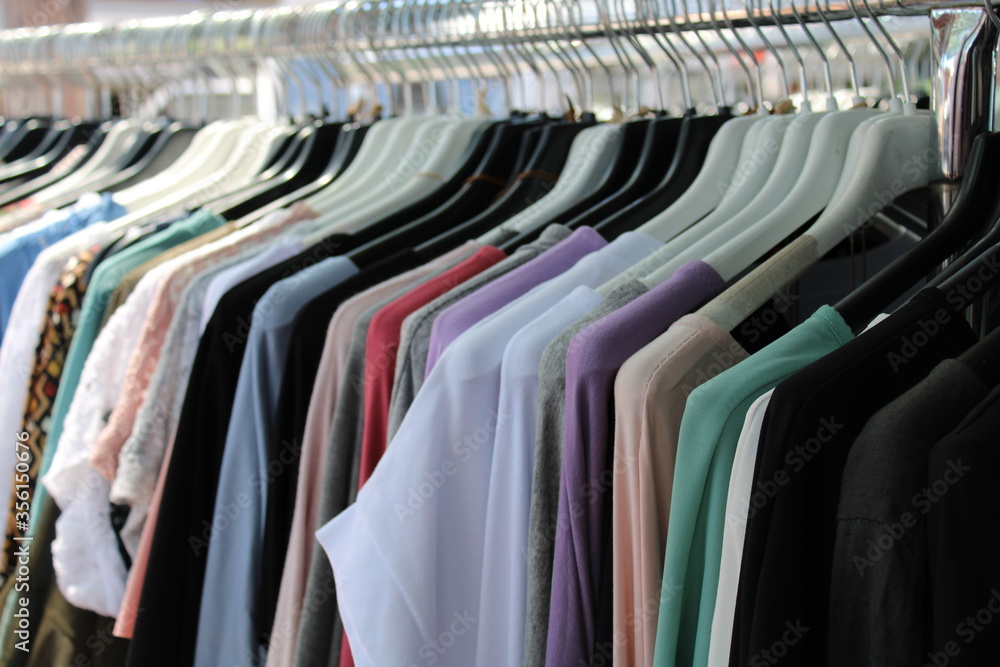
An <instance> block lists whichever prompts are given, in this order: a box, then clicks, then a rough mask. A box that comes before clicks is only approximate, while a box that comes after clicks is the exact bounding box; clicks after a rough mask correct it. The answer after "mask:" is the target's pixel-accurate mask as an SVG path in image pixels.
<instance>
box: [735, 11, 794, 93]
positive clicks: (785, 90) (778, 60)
mask: <svg viewBox="0 0 1000 667" xmlns="http://www.w3.org/2000/svg"><path fill="white" fill-rule="evenodd" d="M741 2H742V3H743V6H744V7H746V15H747V22H748V23H749V24H750V26H751V27H752V28H753V29H754V31H756V33H757V36H758V37H760V39H761V41H762V42H763V43H764V47H765V48H766V49H767V50H768V51H770V52H771V55H772V56H774V60H775V62H776V63H777V65H778V69H779V71H780V72H781V86H782V91H783V93H784V94H783V96H784V97H785V98H787V97H788V93H789V86H788V71H787V70H786V69H785V61H784V60H782V59H781V56H779V55H778V50H777V49H775V48H774V45H773V44H771V40H769V39H768V38H767V35H765V34H764V31H763V30H761V29H760V25H759V24H758V23H757V19H756V18H755V17H754V15H753V13H754V7H753V0H741ZM763 92H764V91H763V89H762V90H761V93H762V94H763Z"/></svg>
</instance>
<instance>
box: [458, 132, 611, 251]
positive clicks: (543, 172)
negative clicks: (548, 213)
mask: <svg viewBox="0 0 1000 667" xmlns="http://www.w3.org/2000/svg"><path fill="white" fill-rule="evenodd" d="M595 123H596V120H595V119H594V117H593V115H585V116H584V118H583V120H581V121H580V122H570V121H556V122H553V123H549V124H547V125H545V126H543V127H542V128H541V129H540V134H539V135H538V143H537V144H536V145H535V148H534V152H533V153H532V155H531V157H530V158H529V160H528V163H527V164H526V165H525V167H524V169H523V170H522V171H521V172H520V173H519V174H518V175H517V176H516V177H515V179H514V182H513V184H512V185H511V186H510V187H509V188H508V189H507V190H506V191H505V192H504V193H503V194H502V195H501V196H500V197H499V198H498V199H497V200H496V201H495V202H493V204H492V205H491V206H490V207H489V208H488V209H486V210H485V211H483V212H482V213H481V214H480V215H478V216H476V217H475V218H474V219H473V220H470V221H468V222H467V223H466V224H467V225H468V226H467V227H464V228H463V229H467V230H469V231H467V232H465V234H466V238H471V237H474V236H477V235H478V234H477V232H476V231H475V230H483V231H488V230H490V229H493V228H495V227H497V226H498V225H500V224H501V223H503V222H506V221H507V220H508V219H510V218H511V217H512V216H513V215H515V214H517V213H518V212H520V211H522V210H524V209H525V208H527V207H528V206H530V205H531V204H532V203H533V202H535V201H537V200H538V199H539V198H540V197H542V196H544V195H545V193H547V192H548V191H549V190H551V189H552V187H553V186H554V185H555V182H556V179H557V178H558V177H559V173H560V172H561V171H562V169H563V167H564V166H565V165H566V158H567V157H568V155H569V149H570V146H571V145H572V144H573V140H574V139H575V138H576V135H577V134H579V133H580V131H581V130H583V129H584V128H586V127H590V126H591V125H594V124H595Z"/></svg>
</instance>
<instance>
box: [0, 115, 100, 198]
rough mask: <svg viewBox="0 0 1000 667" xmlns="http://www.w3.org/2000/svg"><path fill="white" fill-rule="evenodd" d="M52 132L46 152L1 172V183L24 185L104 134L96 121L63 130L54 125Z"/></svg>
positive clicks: (80, 122) (78, 123) (69, 123)
mask: <svg viewBox="0 0 1000 667" xmlns="http://www.w3.org/2000/svg"><path fill="white" fill-rule="evenodd" d="M52 132H53V134H52V141H51V143H50V144H48V145H47V146H45V150H44V151H40V150H37V151H36V152H38V153H39V154H38V155H34V154H33V157H27V158H23V159H22V160H20V161H18V163H16V164H18V167H17V168H12V169H11V170H10V171H7V170H4V171H3V172H0V183H24V182H25V181H28V180H30V179H34V178H36V177H38V176H41V175H43V174H46V173H48V171H49V170H50V169H52V168H53V167H54V166H56V164H58V163H59V161H60V160H62V159H63V158H64V157H66V155H68V154H69V152H70V151H72V150H73V149H75V148H76V147H77V146H79V145H81V144H86V143H88V142H90V141H91V140H92V138H93V137H94V135H98V134H100V135H103V134H104V130H103V129H102V124H101V123H97V122H94V121H78V122H75V121H74V122H67V123H66V125H65V127H64V128H63V129H56V126H55V125H54V126H53V131H52ZM43 145H44V142H43ZM9 166H11V167H13V165H9Z"/></svg>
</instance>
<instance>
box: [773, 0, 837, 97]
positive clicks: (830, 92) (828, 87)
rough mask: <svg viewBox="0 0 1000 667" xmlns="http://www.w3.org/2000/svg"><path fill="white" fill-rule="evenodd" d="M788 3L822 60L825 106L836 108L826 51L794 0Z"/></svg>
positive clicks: (831, 72)
mask: <svg viewBox="0 0 1000 667" xmlns="http://www.w3.org/2000/svg"><path fill="white" fill-rule="evenodd" d="M789 4H790V5H791V9H792V15H793V16H794V17H795V21H796V23H798V24H799V27H800V28H802V31H803V32H804V33H805V35H806V38H807V39H808V40H809V42H810V43H811V44H812V45H813V48H815V49H816V53H817V54H818V55H819V58H820V60H821V61H822V62H823V76H824V79H825V82H826V94H827V107H828V108H831V109H833V108H836V104H837V103H836V100H835V99H834V96H833V70H831V69H830V59H829V58H827V57H826V53H824V52H823V47H821V46H820V44H819V42H818V41H816V37H815V36H814V35H813V34H812V31H811V30H809V27H808V26H807V25H806V22H805V21H804V20H803V19H802V15H801V14H800V13H799V9H798V7H796V6H795V0H790V2H789ZM778 11H779V12H780V11H781V0H778Z"/></svg>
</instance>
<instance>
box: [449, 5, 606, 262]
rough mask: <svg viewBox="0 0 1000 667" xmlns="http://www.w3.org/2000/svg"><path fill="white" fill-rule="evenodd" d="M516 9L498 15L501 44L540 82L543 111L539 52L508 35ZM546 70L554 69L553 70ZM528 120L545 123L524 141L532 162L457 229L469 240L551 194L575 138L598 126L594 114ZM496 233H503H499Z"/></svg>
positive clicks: (540, 103)
mask: <svg viewBox="0 0 1000 667" xmlns="http://www.w3.org/2000/svg"><path fill="white" fill-rule="evenodd" d="M515 9H516V8H515V7H514V6H513V5H512V4H508V5H505V6H504V7H503V8H502V11H500V12H499V18H500V22H501V30H500V34H501V37H500V40H501V42H503V44H504V46H505V47H507V48H508V49H509V50H508V51H507V53H508V55H513V54H516V55H517V56H518V57H519V58H520V59H521V60H522V62H523V66H524V67H525V68H527V69H528V70H529V71H531V72H532V73H533V74H534V75H535V76H536V77H538V78H539V81H538V85H537V90H538V91H539V100H538V104H539V108H540V109H542V110H543V111H544V108H545V105H546V102H545V99H544V92H545V89H546V86H545V80H544V77H543V74H542V70H541V68H540V67H539V66H538V64H537V63H536V62H535V59H536V58H538V57H539V56H538V53H539V52H537V51H536V52H534V55H532V50H531V49H528V48H527V47H526V44H524V43H520V44H518V43H516V42H517V40H509V39H507V35H506V34H505V33H507V31H508V20H513V18H515V17H509V16H508V13H511V14H513V13H514V11H515ZM547 66H548V67H550V69H551V66H549V65H547ZM519 69H521V67H520V66H517V65H515V70H519ZM551 71H552V73H553V76H555V77H556V83H557V84H558V71H557V70H555V69H551ZM557 87H558V85H557ZM529 119H531V120H533V121H535V122H537V121H539V120H541V121H544V122H545V124H544V125H543V126H542V127H541V128H540V129H538V130H536V132H537V138H536V137H532V136H531V133H532V131H531V130H529V132H528V135H526V137H525V139H526V140H528V141H534V142H535V143H534V149H533V151H532V153H531V156H530V158H529V159H528V161H527V163H526V164H525V165H524V168H523V170H522V171H521V172H520V173H519V174H518V175H517V177H516V178H515V179H514V182H513V183H512V184H511V185H510V186H509V187H508V189H507V190H506V191H505V192H503V194H502V195H501V196H500V197H499V198H497V200H496V201H494V202H493V203H492V205H491V206H490V207H489V208H488V209H487V210H485V211H483V212H482V213H480V214H479V215H478V216H476V217H475V218H474V219H472V220H469V221H467V222H466V223H465V224H464V225H463V226H460V227H459V228H458V229H461V230H463V233H464V234H465V238H466V239H467V238H470V237H471V236H476V235H478V234H481V233H484V232H488V231H493V230H497V228H498V227H499V226H500V225H502V224H503V223H505V222H508V221H509V220H510V219H511V217H512V216H514V215H515V214H517V213H518V212H520V211H522V210H524V209H525V208H526V207H527V206H529V205H530V204H531V203H532V202H534V201H536V200H538V199H539V198H541V197H543V196H544V195H545V194H546V193H548V192H549V191H550V190H551V189H552V187H553V185H552V184H553V183H554V182H555V181H556V180H557V178H558V177H559V175H560V173H561V172H562V170H563V168H564V166H565V165H566V163H567V157H568V155H569V151H570V148H571V146H572V144H573V142H574V140H575V138H576V136H577V135H578V134H579V133H580V132H581V131H583V130H584V129H585V128H588V127H590V126H592V125H594V124H595V123H596V119H595V118H594V115H593V114H592V113H583V114H581V117H580V119H579V120H556V121H551V122H549V121H548V120H547V118H546V116H544V115H541V116H534V115H532V116H529ZM497 233H500V232H499V231H498V230H497ZM463 240H464V239H463ZM481 241H482V242H484V243H492V242H494V241H492V240H491V239H481Z"/></svg>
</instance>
